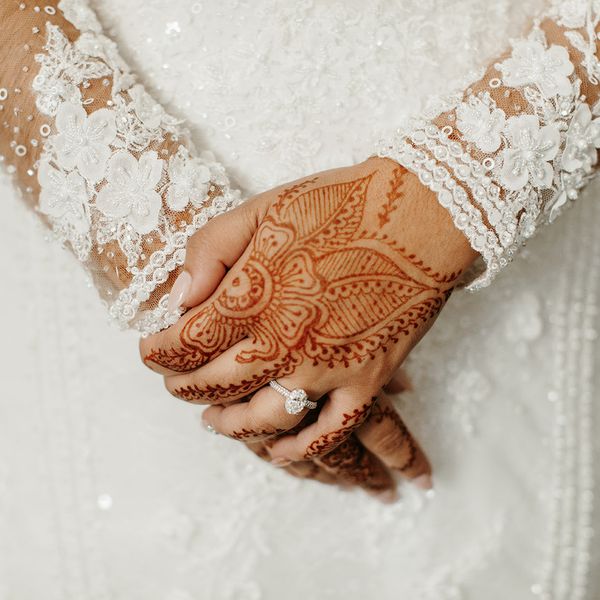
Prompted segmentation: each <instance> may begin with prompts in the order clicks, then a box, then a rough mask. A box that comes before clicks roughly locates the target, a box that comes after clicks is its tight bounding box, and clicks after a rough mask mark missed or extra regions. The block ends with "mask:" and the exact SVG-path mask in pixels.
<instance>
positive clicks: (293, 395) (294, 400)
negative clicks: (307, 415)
mask: <svg viewBox="0 0 600 600" xmlns="http://www.w3.org/2000/svg"><path fill="white" fill-rule="evenodd" d="M307 400H308V394H307V393H306V392H305V391H304V390H300V389H297V390H292V391H291V392H290V393H289V396H288V397H287V398H286V399H285V410H286V411H287V413H288V414H290V415H297V414H299V413H301V412H302V411H303V410H304V403H305V402H306V401H307Z"/></svg>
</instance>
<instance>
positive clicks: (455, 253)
mask: <svg viewBox="0 0 600 600" xmlns="http://www.w3.org/2000/svg"><path fill="white" fill-rule="evenodd" d="M364 164H365V165H366V168H368V169H370V170H373V167H376V169H377V171H378V174H379V182H378V183H379V184H380V186H381V190H380V192H379V193H380V195H381V198H382V200H381V201H382V202H386V200H387V199H388V198H389V193H390V192H389V190H390V183H389V182H390V181H394V180H395V181H397V182H399V184H400V185H399V186H398V188H399V189H398V191H397V194H398V196H399V199H400V201H399V202H398V204H397V209H395V210H394V212H393V213H391V214H390V218H389V222H387V223H385V224H382V226H381V231H382V232H383V233H385V234H386V235H389V236H390V237H392V238H393V239H394V240H395V241H396V242H398V243H400V244H402V245H403V246H405V247H406V248H407V249H413V250H414V251H418V254H419V256H420V258H421V260H423V262H424V263H425V264H427V265H428V266H430V267H431V268H432V269H434V270H436V271H439V272H444V273H460V272H463V271H465V270H467V269H468V268H469V267H470V266H471V265H472V264H473V262H474V261H475V260H476V259H477V258H478V257H479V253H478V252H477V251H475V250H474V249H473V248H472V247H471V245H470V243H469V240H468V239H467V237H466V236H465V235H464V233H463V232H462V231H460V230H459V229H458V228H457V227H456V226H455V225H454V223H453V221H452V217H451V215H450V213H449V212H448V211H447V210H446V209H445V208H444V207H443V206H441V204H440V203H439V202H438V200H437V196H436V194H435V192H432V191H431V190H430V189H429V188H427V187H426V186H425V185H423V184H422V183H421V182H420V181H419V178H418V177H417V175H415V174H414V173H412V172H411V171H408V170H406V169H405V168H404V167H402V166H400V165H399V164H398V163H397V162H395V161H393V160H391V159H388V158H379V157H374V158H371V159H369V160H368V161H367V162H366V163H364Z"/></svg>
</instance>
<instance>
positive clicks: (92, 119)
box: [54, 102, 117, 183]
mask: <svg viewBox="0 0 600 600" xmlns="http://www.w3.org/2000/svg"><path fill="white" fill-rule="evenodd" d="M56 128H57V130H58V134H57V135H56V136H55V138H54V146H55V148H56V153H57V155H56V158H57V161H58V163H59V165H60V166H61V167H62V168H63V169H65V170H67V171H71V170H73V169H75V168H77V170H78V171H79V173H80V174H81V175H83V177H85V178H86V179H87V180H88V181H89V182H91V183H95V182H97V181H99V180H100V179H102V178H103V177H104V173H105V169H106V161H107V160H108V158H109V156H110V154H111V150H110V144H111V143H112V142H113V141H114V140H115V137H116V133H117V130H116V126H115V117H114V114H113V113H112V112H111V111H110V110H108V109H106V108H102V109H100V110H97V111H95V112H93V113H92V114H91V115H89V116H88V115H87V113H86V112H85V109H84V108H83V106H78V105H76V104H71V103H67V102H65V103H63V104H61V106H60V108H59V109H58V113H57V115H56Z"/></svg>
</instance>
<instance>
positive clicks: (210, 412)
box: [140, 158, 476, 499]
mask: <svg viewBox="0 0 600 600" xmlns="http://www.w3.org/2000/svg"><path fill="white" fill-rule="evenodd" d="M475 257H476V254H475V253H474V252H473V250H471V248H470V247H469V244H468V242H467V240H466V238H465V237H464V236H463V235H462V233H460V232H459V231H458V230H456V229H455V228H454V226H453V224H452V221H451V219H450V217H449V215H448V214H447V213H446V211H445V210H444V209H443V208H442V207H440V206H439V204H438V203H437V201H436V199H435V198H434V197H433V194H432V193H431V192H429V190H427V189H426V188H425V187H424V186H422V185H421V184H420V183H419V181H418V180H417V179H416V178H415V177H414V176H413V175H412V174H411V173H409V172H408V171H406V170H405V169H404V168H403V167H401V166H399V165H398V164H397V163H395V162H393V161H391V160H389V159H383V158H371V159H369V160H367V161H365V162H364V163H361V164H359V165H355V166H352V167H347V168H340V169H334V170H331V171H326V172H323V173H318V174H316V175H313V176H310V177H308V178H303V179H301V180H298V181H296V182H293V183H290V184H286V185H284V186H281V187H279V188H276V189H274V190H271V191H268V192H265V193H263V194H259V195H258V196H255V197H253V198H251V199H249V200H248V201H246V202H245V203H244V204H243V205H241V206H239V207H238V208H236V209H234V210H232V211H231V212H229V213H227V214H224V215H220V216H218V217H216V218H214V219H213V220H212V221H210V222H209V223H208V224H207V225H206V226H205V227H204V228H203V229H201V230H200V231H199V232H197V233H196V234H195V235H194V236H193V237H192V238H191V239H190V242H189V245H188V251H187V258H186V264H185V266H184V271H183V272H182V274H181V275H180V276H179V278H178V280H177V282H176V284H175V285H174V286H173V290H172V293H171V302H172V304H174V305H175V307H177V305H178V304H179V305H182V306H184V307H186V308H188V309H189V310H188V311H187V312H186V313H185V314H184V315H183V316H182V317H181V319H180V320H179V322H177V323H176V324H175V325H173V326H172V327H171V328H169V329H167V330H165V331H163V332H161V333H159V334H157V335H155V336H152V337H150V338H147V339H144V340H142V341H141V344H140V351H141V356H142V359H143V361H144V363H145V364H146V365H147V366H148V367H150V368H151V369H153V370H154V371H156V372H158V373H160V374H161V375H163V376H164V381H165V385H166V387H167V389H168V390H169V392H170V393H171V394H173V395H174V396H176V397H178V398H181V399H183V400H186V401H188V402H192V403H200V404H208V405H210V406H209V408H208V409H207V410H205V412H204V414H203V420H204V422H205V424H206V425H207V426H208V427H209V428H210V429H211V430H214V431H215V432H217V433H219V434H222V435H225V436H228V437H230V438H232V439H235V440H239V441H242V442H244V443H245V444H246V445H247V446H248V447H249V448H250V449H251V450H253V451H254V452H255V453H256V454H258V455H259V456H260V457H261V458H264V459H265V460H268V461H269V462H271V463H272V464H273V465H275V466H278V467H281V468H285V469H287V470H288V471H289V472H290V473H291V474H293V475H296V476H300V477H309V478H314V479H317V480H319V481H322V482H324V483H337V484H340V485H343V486H349V485H358V486H361V487H363V488H365V489H366V490H368V491H369V492H371V493H374V494H377V495H380V496H381V497H382V498H383V499H391V498H393V495H394V491H393V490H394V489H395V484H394V479H393V477H392V473H393V472H397V473H399V474H400V475H402V476H403V477H406V478H408V479H411V480H413V481H415V482H416V483H417V485H419V486H421V487H424V488H429V487H431V467H430V464H429V462H428V460H427V458H426V456H425V454H424V453H423V451H422V450H421V448H420V446H419V444H418V443H417V441H416V440H415V439H414V437H413V436H412V435H411V434H410V432H409V431H408V429H407V428H406V426H405V425H404V423H403V422H402V420H401V418H400V416H399V415H398V414H397V412H396V410H395V409H394V407H393V405H392V403H391V402H390V400H389V398H388V397H387V396H386V395H385V393H384V392H383V391H382V388H384V387H385V386H386V385H387V384H388V383H389V382H390V380H392V378H393V376H394V374H395V373H396V372H397V370H398V368H399V367H400V365H401V364H402V362H403V361H404V360H405V358H406V356H407V355H408V354H409V352H410V351H411V350H412V348H413V347H414V346H415V344H417V342H418V341H419V340H420V339H421V337H422V336H423V335H424V334H425V333H426V331H427V330H428V328H429V327H430V326H431V325H432V323H433V322H434V320H435V318H436V316H437V315H438V314H439V312H440V310H441V309H442V307H443V306H444V303H445V301H446V300H447V298H448V297H449V295H450V293H451V291H452V289H453V287H454V286H455V284H456V281H457V279H458V277H459V275H460V273H461V272H462V271H463V270H464V269H465V268H466V267H468V266H469V264H470V263H471V262H472V261H473V260H474V259H475ZM272 380H277V381H278V382H279V383H280V384H281V385H282V386H284V387H285V388H287V389H289V390H292V389H298V388H301V389H304V390H306V392H307V393H308V396H309V398H310V400H313V401H316V402H317V403H318V407H317V409H314V410H308V409H304V410H303V411H302V412H300V413H299V414H289V413H288V412H287V411H286V410H285V407H284V398H283V397H282V396H281V395H280V394H279V393H278V392H277V391H275V390H274V389H272V388H271V387H270V386H269V385H268V384H269V382H270V381H272Z"/></svg>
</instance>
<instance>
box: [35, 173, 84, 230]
mask: <svg viewBox="0 0 600 600" xmlns="http://www.w3.org/2000/svg"><path fill="white" fill-rule="evenodd" d="M38 181H39V184H40V188H41V189H40V204H39V209H40V212H42V213H43V214H45V215H47V216H48V217H50V218H51V219H53V220H56V221H60V222H61V224H62V225H67V226H68V227H69V228H72V230H73V232H74V233H75V234H76V235H79V236H84V235H87V233H88V232H89V230H90V217H89V211H88V194H87V189H86V185H85V180H84V179H83V177H81V175H79V173H77V172H76V171H73V172H72V173H68V174H67V173H64V172H63V171H59V170H58V169H55V168H54V167H53V166H51V165H50V164H49V163H48V162H46V161H44V162H42V163H41V164H40V168H39V170H38Z"/></svg>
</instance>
